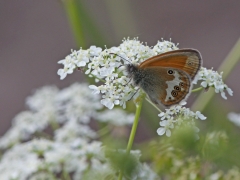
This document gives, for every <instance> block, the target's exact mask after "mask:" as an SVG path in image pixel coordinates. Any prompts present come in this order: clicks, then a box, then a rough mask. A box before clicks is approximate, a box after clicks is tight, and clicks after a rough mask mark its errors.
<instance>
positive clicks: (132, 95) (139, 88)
mask: <svg viewBox="0 0 240 180" xmlns="http://www.w3.org/2000/svg"><path fill="white" fill-rule="evenodd" d="M139 90H140V88H138V89H137V90H136V92H135V93H134V94H133V95H132V96H131V98H130V99H128V101H130V100H131V99H132V98H133V97H134V96H135V95H136V94H137V92H138V91H139Z"/></svg>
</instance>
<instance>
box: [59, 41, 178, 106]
mask: <svg viewBox="0 0 240 180" xmlns="http://www.w3.org/2000/svg"><path fill="white" fill-rule="evenodd" d="M176 49H178V47H177V45H175V44H174V43H172V42H170V41H164V40H162V41H159V42H158V43H157V44H156V45H155V46H153V47H149V46H147V45H146V44H143V43H142V42H140V41H139V40H138V38H134V39H129V38H127V39H124V40H123V42H122V44H120V45H119V46H118V47H112V48H109V49H107V48H106V49H104V50H102V49H101V48H98V47H95V46H91V47H90V48H89V49H88V50H82V49H80V50H79V51H72V53H71V54H70V55H68V56H67V57H66V58H65V59H64V60H61V61H59V63H60V64H63V65H64V67H63V69H59V70H58V75H60V78H61V79H64V78H65V77H66V75H67V74H71V73H72V72H73V70H74V69H76V68H77V67H79V68H82V69H83V70H85V73H86V74H88V75H89V76H90V77H94V78H95V80H96V81H99V80H101V81H103V82H104V84H102V85H100V86H96V85H90V86H89V88H90V89H92V90H93V93H95V94H100V93H101V94H102V99H101V103H102V104H103V105H104V106H106V107H108V108H109V109H112V108H113V107H114V106H115V105H120V106H122V107H123V108H125V107H126V102H127V101H128V100H129V99H131V98H132V97H133V95H135V96H134V97H138V95H139V94H135V93H136V91H137V89H138V88H137V87H134V86H132V84H131V83H130V81H131V79H130V78H129V77H128V76H127V73H126V71H125V66H124V65H126V64H129V63H132V64H139V63H141V62H143V61H144V60H146V59H148V58H150V57H152V56H155V55H157V54H161V53H163V52H167V51H171V50H176Z"/></svg>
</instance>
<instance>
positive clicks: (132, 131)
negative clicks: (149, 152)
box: [118, 97, 143, 180]
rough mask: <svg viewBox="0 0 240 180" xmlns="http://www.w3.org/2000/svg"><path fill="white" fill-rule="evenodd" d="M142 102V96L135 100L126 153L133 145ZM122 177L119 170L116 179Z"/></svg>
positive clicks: (120, 179) (119, 179)
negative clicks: (134, 111) (133, 116)
mask: <svg viewBox="0 0 240 180" xmlns="http://www.w3.org/2000/svg"><path fill="white" fill-rule="evenodd" d="M142 104H143V98H142V97H141V99H140V100H139V101H138V102H137V104H136V113H135V118H134V122H133V125H132V130H131V133H130V137H129V140H128V145H127V150H126V153H127V154H129V153H130V151H131V148H132V145H133V141H134V138H135V135H136V131H137V126H138V122H139V117H140V113H141V110H142ZM122 177H123V172H122V171H121V172H120V174H119V176H118V180H122Z"/></svg>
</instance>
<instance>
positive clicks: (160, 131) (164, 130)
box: [157, 120, 174, 137]
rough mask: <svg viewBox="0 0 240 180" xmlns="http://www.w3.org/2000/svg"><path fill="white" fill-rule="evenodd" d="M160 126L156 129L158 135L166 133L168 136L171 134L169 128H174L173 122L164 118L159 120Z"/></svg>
mask: <svg viewBox="0 0 240 180" xmlns="http://www.w3.org/2000/svg"><path fill="white" fill-rule="evenodd" d="M160 126H162V127H160V128H158V129H157V133H158V135H160V136H162V135H163V134H165V133H166V136H168V137H170V136H171V130H170V129H172V128H174V125H173V123H171V122H170V121H167V120H164V121H161V122H160Z"/></svg>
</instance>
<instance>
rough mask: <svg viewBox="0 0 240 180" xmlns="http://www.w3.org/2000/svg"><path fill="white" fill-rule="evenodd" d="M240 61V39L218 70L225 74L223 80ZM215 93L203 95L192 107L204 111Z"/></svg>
mask: <svg viewBox="0 0 240 180" xmlns="http://www.w3.org/2000/svg"><path fill="white" fill-rule="evenodd" d="M239 59H240V38H239V39H238V41H237V43H236V44H235V45H234V47H233V48H232V50H231V51H230V53H229V54H228V56H227V57H226V58H225V60H224V61H223V63H222V64H221V66H220V67H219V68H218V71H219V72H224V73H223V76H222V79H223V80H225V79H226V78H227V77H228V75H229V74H230V72H231V71H232V69H233V68H234V67H235V66H236V64H237V63H238V61H239ZM214 94H215V91H214V90H209V91H208V92H207V93H202V94H201V95H200V96H199V97H198V98H197V100H196V101H195V102H194V104H193V105H192V109H193V110H198V111H202V110H204V108H205V107H206V106H207V105H208V103H209V102H210V100H211V99H212V97H213V96H214Z"/></svg>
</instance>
